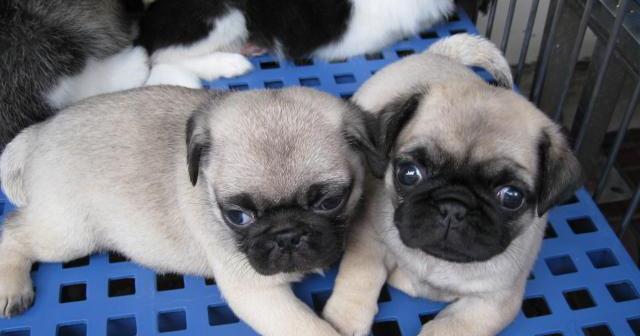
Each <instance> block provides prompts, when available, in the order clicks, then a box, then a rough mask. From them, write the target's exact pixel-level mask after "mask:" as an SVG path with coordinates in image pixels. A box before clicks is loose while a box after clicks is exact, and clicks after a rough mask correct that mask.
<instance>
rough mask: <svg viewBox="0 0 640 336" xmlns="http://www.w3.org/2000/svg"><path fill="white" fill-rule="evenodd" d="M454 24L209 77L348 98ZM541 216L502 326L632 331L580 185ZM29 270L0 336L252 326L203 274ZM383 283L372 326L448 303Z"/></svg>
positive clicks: (322, 280)
mask: <svg viewBox="0 0 640 336" xmlns="http://www.w3.org/2000/svg"><path fill="white" fill-rule="evenodd" d="M460 32H470V33H476V30H475V28H474V27H473V24H472V23H471V22H470V21H469V19H468V17H467V16H466V15H465V14H464V13H463V12H459V13H458V15H457V17H456V18H454V19H453V20H451V21H450V22H447V23H445V24H441V25H438V26H437V27H434V28H433V29H431V30H430V31H428V32H425V33H423V34H420V36H416V37H414V38H410V39H407V40H404V41H401V42H399V43H397V44H396V45H394V46H393V47H390V48H387V49H385V50H384V51H383V52H382V53H378V54H372V55H367V56H358V57H354V58H352V59H349V60H345V61H343V62H325V61H320V60H315V59H314V60H303V61H298V62H295V63H294V62H291V61H277V60H274V59H273V58H271V57H269V56H266V55H265V56H259V57H256V58H254V59H253V60H252V62H253V64H254V66H255V69H256V70H255V71H253V72H251V73H250V74H248V75H245V76H241V77H238V78H233V79H223V80H219V81H215V82H210V83H205V84H206V86H207V87H209V88H221V89H232V90H243V89H258V88H278V87H285V86H292V85H305V86H310V87H314V88H317V89H320V90H324V91H327V92H330V93H332V94H334V95H337V96H341V97H343V98H349V97H350V96H351V95H352V94H353V92H355V90H356V89H357V88H358V86H359V85H360V84H361V83H362V82H364V81H365V80H366V79H367V78H369V77H370V76H371V75H372V74H373V73H374V72H375V71H376V70H378V69H380V68H381V67H383V66H384V65H386V64H388V63H390V62H393V61H395V60H397V59H399V58H401V57H402V56H405V55H408V54H411V53H414V52H420V51H422V50H424V49H425V48H426V47H427V46H429V45H430V44H431V43H433V42H434V41H435V40H437V39H438V38H442V37H446V36H449V35H451V34H455V33H460ZM483 75H484V76H485V77H486V74H483ZM0 202H1V203H2V207H0V209H3V213H2V215H1V216H2V219H3V218H4V217H3V216H4V215H6V214H7V213H8V212H10V211H11V210H12V207H11V205H10V204H8V203H7V202H6V200H5V199H4V196H2V197H1V199H0ZM549 221H550V226H549V229H548V230H547V237H546V238H545V240H544V243H543V248H542V251H541V253H540V256H539V258H538V260H537V262H536V264H535V267H534V269H533V271H532V275H531V277H530V279H529V281H528V283H527V291H526V295H525V301H524V305H523V309H522V311H521V312H520V314H519V315H518V316H517V318H516V320H515V321H514V322H513V323H512V324H511V325H510V326H509V327H507V329H506V330H505V331H504V332H503V333H502V334H503V335H532V336H533V335H634V334H635V335H639V334H640V295H639V293H638V289H640V273H639V272H638V269H637V267H636V266H635V265H634V264H633V263H632V261H631V259H630V258H629V256H628V255H627V254H626V252H625V251H624V249H623V248H622V246H621V244H620V242H619V241H618V240H617V238H616V236H615V235H614V234H613V233H612V231H611V230H610V229H609V226H608V225H607V223H606V220H605V219H604V217H603V216H602V214H601V213H600V211H599V210H598V208H597V207H596V205H595V204H594V202H593V201H592V200H591V198H590V196H589V195H588V193H587V192H586V191H585V190H580V191H578V193H577V194H576V199H575V200H574V202H573V203H570V204H567V205H562V206H559V207H557V208H555V209H554V210H553V211H552V212H551V214H550V216H549ZM1 257H2V256H0V258H1ZM32 274H33V278H34V285H35V287H36V302H35V305H34V306H33V307H32V308H31V309H30V310H28V311H27V312H26V313H25V314H24V315H21V316H18V317H16V318H13V319H10V320H5V319H0V336H26V335H47V336H48V335H59V336H70V335H73V336H80V335H108V336H120V335H123V336H126V335H154V334H160V335H164V334H166V335H205V334H207V335H253V334H255V333H254V332H253V331H252V330H251V329H250V328H249V327H248V326H247V325H246V324H244V323H242V322H240V321H238V320H237V318H236V317H235V316H234V315H233V314H232V313H231V312H230V311H229V308H228V307H227V305H226V304H225V302H224V300H223V299H222V298H221V296H220V292H219V291H218V289H217V287H216V286H215V284H214V283H213V282H211V281H209V282H206V281H205V279H202V278H196V277H188V276H186V277H181V276H174V277H170V278H167V277H160V278H159V279H158V277H157V276H156V274H155V273H154V272H153V271H151V270H149V269H146V268H142V267H139V266H136V265H134V264H132V263H131V262H128V261H122V260H121V259H119V258H117V257H116V256H111V257H110V256H109V255H106V254H102V255H95V256H92V257H91V258H89V259H86V260H80V261H78V262H75V263H72V264H67V265H66V267H63V265H61V264H40V265H39V266H38V268H37V270H34V271H33V273H32ZM335 274H336V270H335V269H332V270H330V271H328V272H327V274H326V276H325V277H320V276H318V275H313V276H309V277H308V278H307V279H306V280H305V281H304V282H302V283H300V284H296V285H295V286H294V288H295V291H296V293H297V294H298V296H299V297H300V298H301V299H302V300H303V301H305V302H306V303H307V304H309V305H310V306H311V307H314V308H315V309H318V307H321V306H322V305H323V303H324V301H325V300H326V298H327V297H328V295H329V293H330V291H331V287H332V284H333V279H334V277H335ZM110 287H111V293H110V290H109V288H110ZM383 292H384V295H382V296H381V298H380V312H379V314H378V316H377V317H376V325H375V326H374V334H376V335H394V334H397V332H399V333H400V334H402V335H415V334H417V332H418V331H419V330H420V326H421V317H422V319H428V316H429V315H432V314H435V313H437V312H438V311H439V310H440V309H442V307H443V306H444V305H443V304H441V303H435V302H429V301H427V300H422V299H411V298H409V297H407V296H406V295H404V294H402V293H401V292H399V291H397V290H395V289H393V288H386V287H385V289H384V290H383ZM83 294H84V295H83ZM116 294H117V295H118V296H116ZM248 299H250V298H248ZM71 300H77V301H71ZM61 301H71V302H61ZM607 330H608V331H609V334H607V333H606V332H607Z"/></svg>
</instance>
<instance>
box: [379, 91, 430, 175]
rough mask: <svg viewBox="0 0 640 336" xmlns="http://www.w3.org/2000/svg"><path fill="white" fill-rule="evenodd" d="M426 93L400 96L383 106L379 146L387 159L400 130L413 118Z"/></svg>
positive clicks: (380, 115)
mask: <svg viewBox="0 0 640 336" xmlns="http://www.w3.org/2000/svg"><path fill="white" fill-rule="evenodd" d="M425 94H426V92H424V91H423V92H414V93H411V94H407V95H404V96H400V97H398V98H396V99H395V100H393V101H392V102H391V103H389V104H387V105H386V106H385V107H383V108H382V111H380V113H379V114H378V136H377V146H378V148H379V149H380V151H381V152H382V154H383V155H384V156H385V158H386V159H388V156H389V153H390V152H391V148H393V145H394V144H395V142H396V138H397V137H398V135H399V134H400V131H402V129H403V128H404V126H405V125H406V124H407V122H409V120H411V118H412V117H413V115H414V114H415V112H416V110H417V109H418V106H419V105H420V100H421V99H422V97H423V96H424V95H425ZM385 164H386V163H385Z"/></svg>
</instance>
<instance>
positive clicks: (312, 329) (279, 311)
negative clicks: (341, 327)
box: [216, 277, 338, 336]
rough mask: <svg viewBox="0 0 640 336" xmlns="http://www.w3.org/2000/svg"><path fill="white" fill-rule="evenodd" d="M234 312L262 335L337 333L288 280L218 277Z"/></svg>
mask: <svg viewBox="0 0 640 336" xmlns="http://www.w3.org/2000/svg"><path fill="white" fill-rule="evenodd" d="M216 280H217V281H218V285H219V286H220V289H221V290H222V291H223V295H224V297H225V298H226V300H227V302H228V303H229V306H231V309H233V311H234V313H235V314H236V315H238V317H240V318H241V319H242V320H244V321H245V322H247V323H248V324H249V325H250V326H251V327H252V328H253V329H254V330H256V331H257V332H258V333H260V334H261V335H278V336H288V335H291V336H297V335H312V336H326V335H338V333H337V332H336V331H335V329H333V328H332V327H331V325H329V323H327V322H326V321H324V320H322V319H321V318H320V317H319V316H317V315H316V314H315V313H314V312H313V311H312V310H311V309H310V308H309V307H308V306H307V305H305V304H304V303H303V302H302V301H300V299H298V298H297V297H296V296H295V295H294V294H293V291H292V290H291V287H290V286H289V285H288V284H281V285H271V286H256V284H255V282H253V283H236V284H228V283H227V284H226V285H225V283H224V282H223V281H220V280H221V279H220V278H218V277H217V278H216Z"/></svg>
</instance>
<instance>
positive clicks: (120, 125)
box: [0, 86, 373, 335]
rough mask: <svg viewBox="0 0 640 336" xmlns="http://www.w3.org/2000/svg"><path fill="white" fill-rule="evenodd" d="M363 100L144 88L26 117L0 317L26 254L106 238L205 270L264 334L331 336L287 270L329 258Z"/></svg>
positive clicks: (85, 250)
mask: <svg viewBox="0 0 640 336" xmlns="http://www.w3.org/2000/svg"><path fill="white" fill-rule="evenodd" d="M364 117H365V114H364V113H363V112H362V111H360V110H359V109H357V108H355V106H354V105H352V104H349V103H347V102H343V101H342V100H340V99H338V98H335V97H333V96H330V95H328V94H325V93H320V92H317V91H314V90H310V89H305V88H291V89H284V90H279V91H275V90H274V91H254V92H236V93H223V92H211V91H202V90H191V89H185V88H178V87H166V86H159V87H150V88H145V89H138V90H131V91H126V92H122V93H116V94H111V95H103V96H98V97H94V98H92V99H88V100H85V101H83V102H81V103H79V104H78V105H74V106H72V107H70V108H67V109H66V110H63V111H62V112H61V113H59V114H58V115H56V116H55V117H54V118H52V119H50V120H48V121H45V122H43V123H40V124H36V125H34V126H32V127H29V128H27V129H26V130H25V131H23V132H22V133H20V135H18V136H17V137H16V138H15V140H13V141H12V142H11V143H10V144H9V145H8V146H7V148H6V150H5V152H4V153H3V155H2V157H1V158H0V172H1V176H0V177H1V179H2V188H3V189H4V191H5V193H6V195H7V196H8V198H9V199H10V200H11V201H12V202H13V203H14V204H15V205H16V206H17V210H16V212H14V213H12V214H10V215H9V216H8V219H7V221H6V222H5V223H4V227H3V230H2V235H1V238H0V308H1V309H2V310H0V315H1V316H3V317H10V316H13V315H16V314H19V313H21V312H22V311H24V310H25V309H26V308H27V307H28V306H29V305H30V304H31V302H32V300H33V298H34V292H33V287H32V284H31V279H30V275H29V269H30V267H31V264H32V263H33V262H35V261H44V262H64V261H69V260H72V259H75V258H78V257H81V256H84V255H87V254H90V253H93V252H96V251H104V250H113V251H118V252H120V253H122V254H124V255H126V256H127V257H129V258H130V259H132V260H133V261H134V262H137V263H139V264H141V265H144V266H147V267H150V268H152V269H154V270H156V271H158V272H175V273H184V274H192V275H198V276H204V277H215V279H216V282H217V284H218V286H219V288H220V290H221V292H222V293H223V295H224V297H225V298H226V300H227V301H228V303H229V305H230V307H231V308H232V309H233V311H234V312H235V313H236V314H237V315H238V317H240V318H241V319H243V320H244V321H246V322H247V323H248V324H249V325H250V326H251V327H253V328H254V329H255V330H256V331H257V332H258V333H260V334H266V335H300V333H303V334H305V335H335V334H337V333H336V331H335V330H334V329H333V328H332V327H331V326H330V325H329V324H328V323H327V322H325V321H324V320H322V319H321V318H319V317H318V316H317V315H315V314H314V312H313V311H312V310H311V309H310V308H309V307H308V306H306V305H305V304H304V303H303V302H301V301H299V300H298V299H297V298H296V297H295V296H294V294H293V292H292V290H291V289H290V286H289V283H290V282H292V281H298V280H300V279H301V278H302V277H303V275H304V274H305V273H307V272H310V271H314V270H319V269H322V268H324V267H327V266H329V265H330V264H332V263H333V262H335V261H336V260H337V258H338V257H339V255H340V254H341V252H342V250H343V248H344V245H345V230H346V228H347V223H348V221H349V218H350V217H351V215H352V214H353V213H354V209H355V208H356V205H357V204H358V202H359V200H360V197H361V195H362V184H363V177H364V175H365V167H364V163H363V162H364V161H363V155H361V154H363V153H365V152H367V151H371V150H372V148H373V147H372V144H371V143H370V141H369V140H368V133H367V131H366V128H365V119H364Z"/></svg>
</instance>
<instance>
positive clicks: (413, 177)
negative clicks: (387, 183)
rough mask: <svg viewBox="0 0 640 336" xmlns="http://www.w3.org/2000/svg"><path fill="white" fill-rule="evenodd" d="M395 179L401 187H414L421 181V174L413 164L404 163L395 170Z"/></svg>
mask: <svg viewBox="0 0 640 336" xmlns="http://www.w3.org/2000/svg"><path fill="white" fill-rule="evenodd" d="M396 178H397V179H398V182H400V184H402V185H405V186H414V185H416V184H418V183H420V181H422V173H421V172H420V168H419V167H418V166H417V165H416V164H415V163H411V162H404V163H401V164H399V165H398V167H397V168H396Z"/></svg>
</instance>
